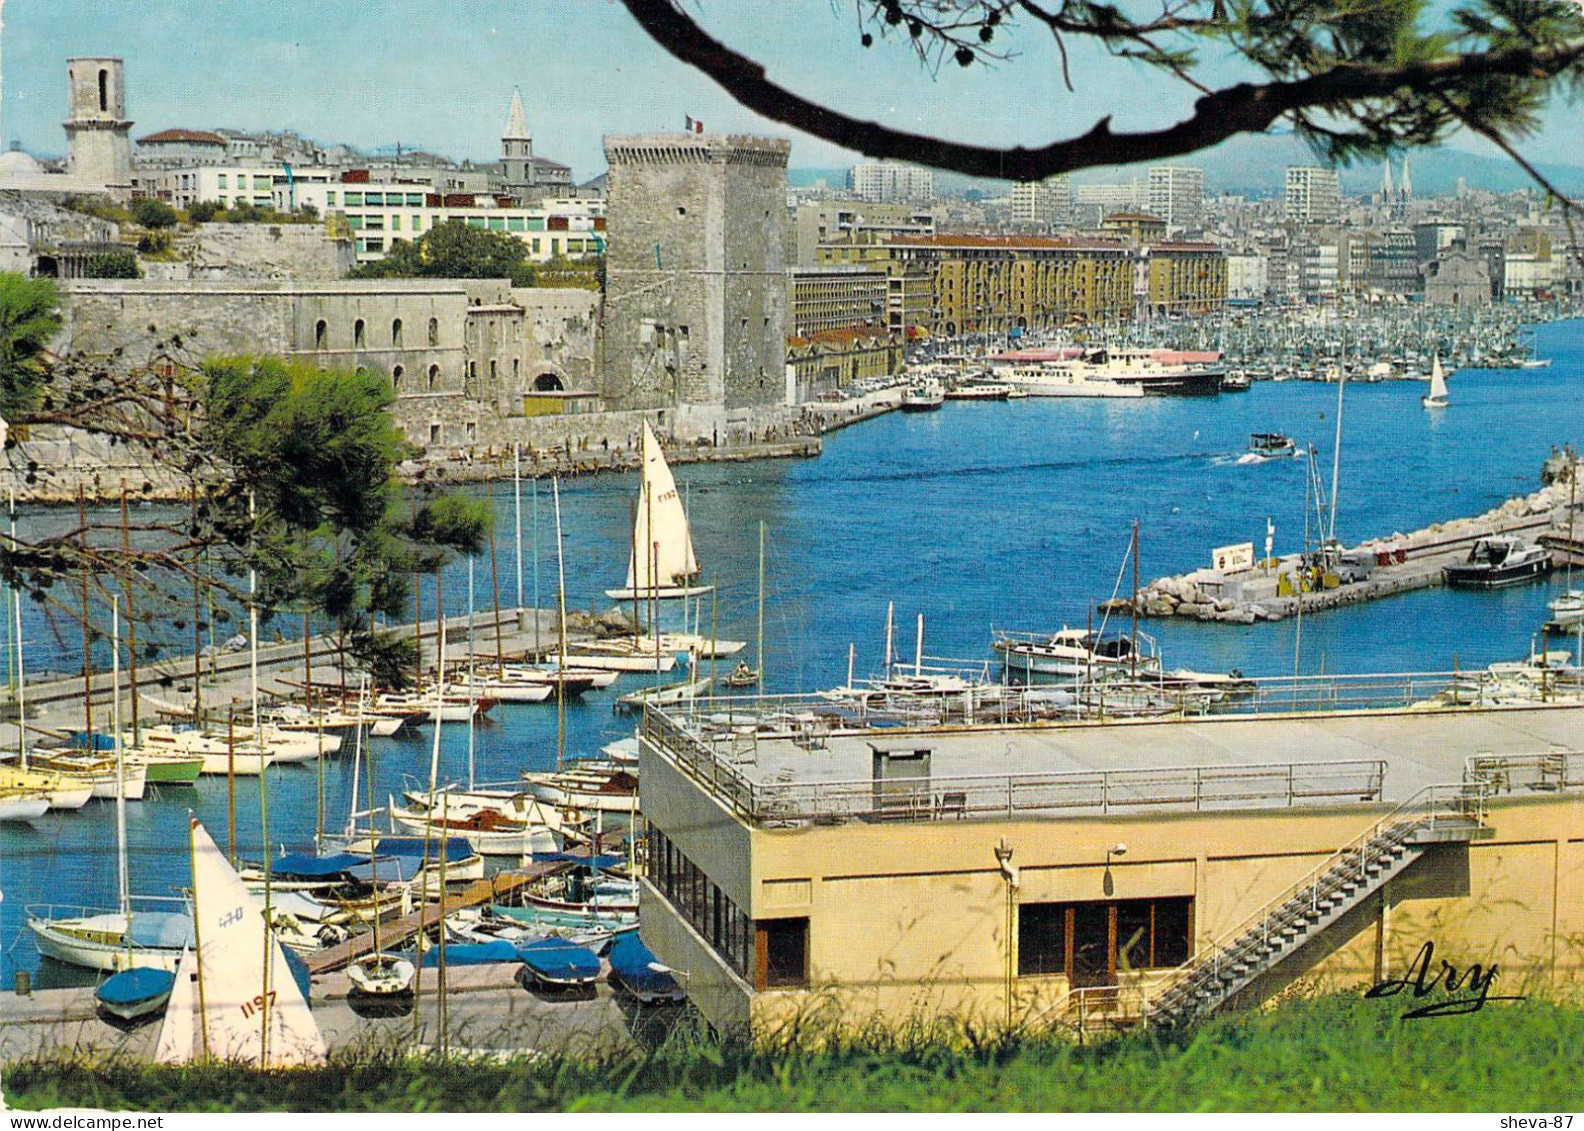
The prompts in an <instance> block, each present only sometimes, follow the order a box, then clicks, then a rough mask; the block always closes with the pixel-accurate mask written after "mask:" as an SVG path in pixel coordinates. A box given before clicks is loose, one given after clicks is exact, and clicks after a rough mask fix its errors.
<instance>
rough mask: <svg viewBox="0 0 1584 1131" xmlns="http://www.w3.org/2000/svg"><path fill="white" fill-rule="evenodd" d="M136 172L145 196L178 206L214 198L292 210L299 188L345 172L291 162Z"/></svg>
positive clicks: (227, 203) (225, 203)
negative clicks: (299, 165)
mask: <svg viewBox="0 0 1584 1131" xmlns="http://www.w3.org/2000/svg"><path fill="white" fill-rule="evenodd" d="M136 176H137V181H136V184H137V188H138V189H139V190H140V191H141V192H142V193H143V195H144V196H148V197H152V198H153V199H155V200H163V201H165V202H166V203H167V204H170V205H171V206H172V207H175V208H190V207H192V206H193V205H194V204H197V203H198V202H199V201H200V200H210V201H213V202H215V203H216V204H220V205H223V206H225V207H226V208H231V207H234V206H235V205H238V204H254V205H257V206H258V207H260V208H277V209H280V210H281V211H282V212H292V211H295V210H296V208H297V205H298V204H300V203H301V197H300V194H299V193H298V191H297V190H298V189H300V188H302V187H303V186H306V185H310V184H319V185H323V184H330V183H332V182H334V181H337V180H339V179H340V177H341V174H340V173H339V172H338V171H337V170H334V169H325V168H306V169H299V168H296V167H294V166H289V165H201V166H186V167H182V168H174V169H139V170H138V171H137V174H136ZM294 200H295V201H296V203H293V201H294Z"/></svg>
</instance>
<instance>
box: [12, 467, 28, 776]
mask: <svg viewBox="0 0 1584 1131" xmlns="http://www.w3.org/2000/svg"><path fill="white" fill-rule="evenodd" d="M10 509H11V548H12V549H13V550H14V549H15V548H16V544H17V536H16V492H15V491H12V492H11V508H10ZM11 608H12V612H13V614H14V619H15V620H16V679H17V690H16V704H17V759H18V761H19V762H20V763H21V765H22V768H23V769H24V770H25V769H27V768H28V758H27V672H26V670H25V669H24V667H23V664H22V587H21V586H20V585H18V586H17V587H16V588H15V589H13V590H12V591H11Z"/></svg>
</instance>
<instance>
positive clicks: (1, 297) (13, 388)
mask: <svg viewBox="0 0 1584 1131" xmlns="http://www.w3.org/2000/svg"><path fill="white" fill-rule="evenodd" d="M59 301H60V300H59V296H57V294H56V293H55V283H54V282H53V281H52V280H50V279H29V278H27V277H26V276H24V275H18V274H15V273H14V272H9V271H8V272H4V273H0V417H3V418H4V419H5V420H6V421H8V422H9V423H11V424H13V425H14V424H18V423H22V422H24V418H25V417H26V415H27V414H28V413H29V412H31V411H33V410H34V409H36V408H37V407H38V406H39V404H40V402H41V400H42V390H43V388H44V384H45V381H46V380H47V378H48V370H47V369H46V368H45V366H44V365H43V363H42V361H41V360H40V356H39V355H40V353H41V352H42V351H43V350H44V347H45V346H46V345H47V344H48V343H49V341H50V339H51V338H53V337H54V336H55V335H56V333H57V332H59V330H60V326H61V319H60V310H59Z"/></svg>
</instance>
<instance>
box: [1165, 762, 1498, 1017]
mask: <svg viewBox="0 0 1584 1131" xmlns="http://www.w3.org/2000/svg"><path fill="white" fill-rule="evenodd" d="M1487 792H1488V787H1487V786H1486V785H1485V784H1484V783H1482V782H1477V781H1476V782H1471V783H1459V784H1456V785H1436V786H1429V787H1427V788H1426V789H1424V790H1422V791H1420V792H1419V793H1418V794H1415V795H1414V796H1413V797H1412V798H1410V799H1409V800H1408V801H1406V802H1404V803H1403V804H1402V805H1400V806H1399V807H1398V808H1397V809H1395V810H1393V811H1392V812H1391V813H1389V814H1387V815H1386V816H1384V817H1382V818H1381V819H1380V820H1378V821H1376V822H1375V823H1374V824H1372V825H1371V826H1370V827H1369V828H1368V829H1367V830H1365V831H1364V832H1363V833H1362V834H1361V835H1360V836H1358V837H1357V838H1355V839H1354V840H1353V841H1352V842H1350V843H1349V844H1347V845H1345V846H1344V847H1343V848H1341V849H1340V850H1339V851H1337V852H1336V853H1335V854H1333V855H1332V856H1330V857H1328V858H1327V859H1326V860H1325V861H1324V862H1322V863H1321V864H1320V865H1319V866H1318V867H1317V868H1315V869H1314V870H1313V871H1312V872H1310V873H1309V874H1308V875H1307V876H1305V877H1304V878H1303V879H1301V880H1299V881H1298V882H1297V883H1296V884H1294V885H1293V886H1292V887H1290V888H1288V889H1287V890H1286V891H1284V892H1283V893H1282V894H1281V895H1279V896H1277V897H1276V898H1275V899H1273V900H1272V901H1271V902H1269V903H1267V904H1266V905H1265V906H1264V907H1262V908H1261V909H1260V910H1259V911H1257V912H1255V914H1254V915H1253V916H1251V917H1250V918H1249V919H1248V920H1246V921H1245V922H1244V923H1243V924H1242V925H1240V926H1239V927H1236V928H1234V929H1233V930H1232V931H1230V932H1228V933H1227V934H1226V935H1224V936H1222V938H1221V939H1219V940H1217V941H1216V942H1214V943H1212V944H1210V945H1209V946H1206V947H1202V948H1200V950H1199V952H1198V953H1197V954H1196V955H1195V956H1194V957H1193V958H1192V959H1190V960H1189V961H1188V962H1187V963H1186V964H1184V965H1183V966H1181V967H1179V968H1178V969H1177V970H1176V971H1175V972H1174V973H1173V976H1172V978H1171V980H1170V981H1169V982H1168V983H1167V984H1166V986H1165V987H1164V988H1157V989H1156V991H1155V992H1154V993H1153V994H1152V997H1151V1000H1149V1001H1148V1002H1147V1003H1145V1005H1144V1006H1143V1009H1142V1013H1143V1021H1144V1023H1145V1024H1146V1025H1148V1026H1150V1027H1153V1028H1159V1029H1176V1028H1181V1027H1183V1026H1186V1025H1190V1024H1192V1023H1193V1022H1195V1021H1197V1020H1199V1019H1201V1018H1203V1017H1205V1016H1207V1015H1209V1014H1210V1013H1212V1012H1214V1011H1215V1010H1216V1009H1217V1008H1219V1007H1220V1006H1222V1005H1224V1004H1225V1003H1226V1002H1228V1001H1230V1000H1231V999H1232V997H1233V996H1234V995H1236V994H1237V993H1238V992H1239V991H1240V990H1242V989H1244V988H1245V987H1246V986H1248V985H1249V984H1250V983H1251V982H1253V981H1254V979H1256V978H1258V977H1260V976H1261V975H1262V974H1265V973H1268V972H1269V971H1271V970H1273V969H1275V968H1276V967H1277V966H1279V965H1280V964H1281V963H1282V962H1284V961H1286V960H1287V959H1288V958H1289V957H1291V956H1292V955H1293V954H1295V953H1297V952H1298V951H1299V950H1301V949H1302V948H1303V946H1304V944H1306V943H1308V942H1309V941H1310V940H1311V939H1314V938H1316V937H1318V936H1319V935H1321V934H1322V933H1324V931H1325V930H1326V928H1327V927H1329V926H1331V925H1332V924H1333V923H1335V922H1336V921H1337V920H1338V919H1340V918H1342V916H1344V915H1346V914H1347V913H1348V912H1349V911H1351V910H1352V909H1353V908H1355V907H1357V906H1359V905H1360V904H1361V903H1363V902H1364V901H1365V900H1366V899H1368V898H1369V897H1370V896H1371V895H1372V894H1374V893H1375V892H1376V891H1379V890H1380V888H1381V887H1382V886H1383V885H1384V884H1385V883H1386V881H1388V880H1390V879H1391V878H1392V877H1394V876H1397V875H1401V874H1402V873H1403V872H1404V871H1405V870H1407V869H1408V868H1409V867H1411V866H1412V865H1413V863H1414V862H1415V861H1416V860H1418V859H1420V858H1421V857H1423V856H1424V855H1426V854H1427V853H1429V852H1431V851H1433V850H1434V849H1435V848H1436V847H1437V846H1438V845H1443V844H1468V843H1469V842H1471V841H1474V840H1482V839H1485V838H1487V837H1489V836H1490V835H1491V830H1490V829H1489V828H1487V827H1486V826H1485V823H1484V803H1485V797H1486V794H1487Z"/></svg>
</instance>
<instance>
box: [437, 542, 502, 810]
mask: <svg viewBox="0 0 1584 1131" xmlns="http://www.w3.org/2000/svg"><path fill="white" fill-rule="evenodd" d="M497 600H498V598H497ZM495 631H496V632H499V631H500V614H499V612H497V613H496V614H495ZM501 674H502V675H504V674H505V669H504V668H502V670H501ZM477 710H478V669H477V668H476V667H474V665H473V559H472V558H471V557H469V558H468V790H469V791H470V792H471V791H472V789H473V716H474V714H475V713H476V712H477ZM429 804H430V806H431V807H433V806H434V797H433V795H431V796H430V798H429ZM443 820H444V818H442V821H443Z"/></svg>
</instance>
